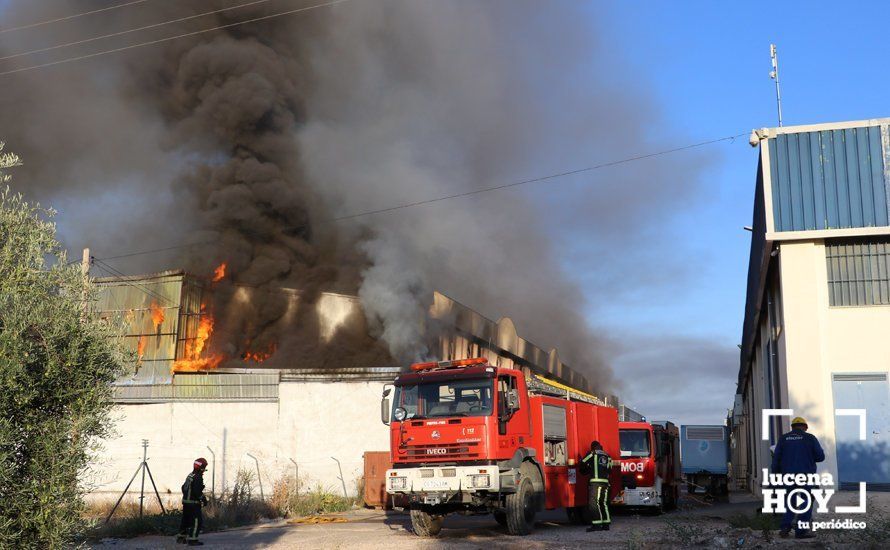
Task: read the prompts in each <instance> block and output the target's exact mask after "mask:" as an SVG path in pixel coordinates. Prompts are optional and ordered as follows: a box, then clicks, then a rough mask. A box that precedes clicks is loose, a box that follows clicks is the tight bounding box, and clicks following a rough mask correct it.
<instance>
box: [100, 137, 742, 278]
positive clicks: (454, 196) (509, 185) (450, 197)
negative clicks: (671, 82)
mask: <svg viewBox="0 0 890 550" xmlns="http://www.w3.org/2000/svg"><path fill="white" fill-rule="evenodd" d="M746 135H748V134H747V132H743V133H741V134H735V135H731V136H724V137H721V138H716V139H709V140H707V141H700V142H697V143H691V144H689V145H683V146H681V147H674V148H672V149H664V150H661V151H656V152H654V153H647V154H644V155H636V156H633V157H627V158H624V159H620V160H613V161H610V162H604V163H601V164H595V165H593V166H588V167H586V168H578V169H575V170H568V171H565V172H558V173H556V174H550V175H547V176H540V177H537V178H532V179H526V180H521V181H514V182H511V183H504V184H501V185H493V186H490V187H483V188H480V189H474V190H472V191H464V192H462V193H454V194H452V195H443V196H441V197H434V198H431V199H426V200H422V201H415V202H409V203H405V204H399V205H396V206H390V207H387V208H379V209H377V210H366V211H364V212H357V213H354V214H347V215H345V216H339V217H336V218H331V219H329V220H321V221H319V222H317V225H323V224H327V223H333V222H339V221H344V220H351V219H355V218H361V217H364V216H371V215H374V214H383V213H386V212H393V211H395V210H402V209H404V208H412V207H415V206H422V205H425V204H432V203H436V202H441V201H447V200H453V199H457V198H461V197H468V196H471V195H479V194H482V193H489V192H491V191H498V190H501V189H509V188H512V187H519V186H521V185H528V184H531V183H538V182H542V181H548V180H553V179H557V178H562V177H565V176H572V175H575V174H582V173H585V172H592V171H594V170H600V169H602V168H608V167H610V166H618V165H621V164H627V163H630V162H636V161H639V160H645V159H650V158H653V157H659V156H663V155H669V154H672V153H677V152H680V151H686V150H689V149H695V148H697V147H704V146H705V145H712V144H714V143H720V142H723V141H733V140H735V139H737V138H740V137H743V136H746ZM215 242H216V241H205V242H200V243H188V244H180V245H175V246H168V247H164V248H155V249H153V250H143V251H140V252H131V253H128V254H119V255H117V256H108V257H107V258H103V259H105V260H114V259H118V258H129V257H131V256H141V255H143V254H154V253H156V252H165V251H167V250H176V249H179V248H187V247H190V246H200V245H210V244H214V243H215ZM97 261H98V260H97Z"/></svg>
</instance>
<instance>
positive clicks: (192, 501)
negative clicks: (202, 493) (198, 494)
mask: <svg viewBox="0 0 890 550" xmlns="http://www.w3.org/2000/svg"><path fill="white" fill-rule="evenodd" d="M182 503H183V504H201V501H200V500H186V499H182Z"/></svg>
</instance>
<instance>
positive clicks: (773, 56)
mask: <svg viewBox="0 0 890 550" xmlns="http://www.w3.org/2000/svg"><path fill="white" fill-rule="evenodd" d="M769 57H770V61H772V64H773V70H771V71H770V72H769V77H770V78H772V79H773V80H775V81H776V107H777V108H778V111H779V126H782V92H781V90H780V89H779V54H778V52H777V51H776V45H775V44H770V45H769Z"/></svg>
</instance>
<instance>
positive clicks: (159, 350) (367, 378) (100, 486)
mask: <svg viewBox="0 0 890 550" xmlns="http://www.w3.org/2000/svg"><path fill="white" fill-rule="evenodd" d="M95 281H96V283H97V285H98V286H99V289H100V291H99V302H98V304H97V310H98V315H100V316H101V318H103V319H105V320H106V321H107V322H108V323H110V324H112V325H113V326H115V327H117V328H118V332H120V333H121V334H123V337H122V338H123V343H124V347H125V348H127V349H129V350H130V351H131V352H132V354H133V355H134V356H135V357H136V359H135V361H134V364H132V365H131V366H130V370H129V372H128V373H127V374H126V375H125V376H124V377H122V378H121V379H120V380H118V381H117V383H116V384H115V388H114V390H115V401H116V404H117V406H116V407H115V412H114V415H115V417H116V419H117V424H116V426H115V431H116V434H115V436H114V437H112V438H110V439H108V440H107V441H104V442H103V447H102V451H101V452H100V453H99V456H98V460H97V461H96V463H95V466H94V468H93V469H92V471H91V473H90V475H89V477H88V479H87V480H86V481H87V483H88V484H89V485H90V486H91V489H92V494H93V496H106V497H110V496H113V495H114V496H116V495H117V494H119V493H120V492H121V491H122V490H123V489H124V487H125V486H126V485H127V482H128V481H129V479H130V478H131V476H132V475H133V472H134V471H136V469H137V467H138V465H139V464H140V462H141V460H142V453H143V450H142V447H141V444H142V440H143V439H147V440H148V444H149V447H148V451H147V454H148V464H149V466H150V468H151V472H152V474H153V478H154V481H155V482H156V483H157V485H158V489H159V490H160V492H161V493H162V495H168V498H174V497H176V495H177V494H178V492H179V487H180V485H181V484H182V480H183V478H184V476H185V475H186V474H187V473H188V472H189V470H190V468H191V463H192V460H194V459H195V458H196V457H198V456H206V458H207V459H208V461H209V462H210V466H209V467H208V474H207V475H206V477H205V481H206V483H207V485H208V489H209V490H210V491H212V492H213V493H215V494H217V495H219V494H220V493H221V492H223V491H224V490H226V489H227V488H231V486H232V483H233V481H234V479H235V476H236V474H237V472H238V471H239V470H247V471H250V472H253V473H254V475H255V476H256V475H258V476H259V482H260V483H257V484H256V486H255V491H257V493H256V494H255V496H260V493H262V494H263V496H266V497H268V496H269V494H270V493H271V491H272V485H273V483H274V482H275V480H277V479H279V478H281V477H282V476H284V475H295V474H296V475H298V476H299V478H300V480H301V483H302V485H303V486H304V487H309V488H315V487H319V486H320V487H322V488H324V489H326V490H329V491H337V492H340V491H344V492H346V493H349V494H355V492H356V490H357V482H358V480H359V478H360V477H361V475H362V466H363V454H364V453H365V452H368V451H388V449H389V439H388V428H387V427H386V426H384V425H383V424H382V422H381V420H380V417H381V411H380V400H381V396H382V391H383V387H384V385H385V384H386V383H388V382H392V381H393V379H394V378H395V377H396V375H397V374H398V373H399V372H400V370H401V367H404V365H392V364H385V365H374V364H356V362H355V361H348V362H347V361H344V362H343V363H342V364H336V363H334V364H326V365H324V366H323V367H319V366H318V365H314V366H311V367H307V366H306V365H303V364H300V362H299V361H297V360H294V361H293V364H291V362H290V360H289V359H288V357H278V358H277V360H276V361H275V362H274V365H275V366H274V367H271V366H266V365H267V364H270V363H273V362H272V361H268V362H263V363H257V362H245V363H244V368H232V366H231V363H226V364H223V365H220V366H219V367H218V368H209V369H204V370H196V371H179V370H177V368H176V367H175V366H174V365H175V364H176V362H177V361H179V360H181V359H183V358H186V357H188V356H189V354H190V352H192V353H193V352H194V347H195V346H194V342H195V339H196V338H198V337H199V335H200V330H201V329H200V326H201V320H202V319H203V318H204V316H205V315H206V314H207V312H206V311H205V310H204V308H203V307H202V304H204V303H206V302H207V297H208V293H211V292H213V284H212V283H210V282H209V281H208V280H206V279H204V278H201V277H196V276H193V275H190V274H188V273H185V272H183V271H167V272H163V273H157V274H153V275H145V276H133V277H112V278H102V279H96V280H95ZM229 284H235V283H229ZM235 286H238V285H237V284H235ZM252 292H256V289H254V288H251V287H249V286H246V285H245V286H243V287H239V288H237V289H236V291H235V296H236V298H237V299H238V300H242V301H247V302H249V301H250V300H251V293H252ZM276 299H280V300H282V301H283V302H284V303H285V304H286V308H287V312H288V313H287V314H288V315H289V314H290V313H291V312H292V310H293V311H296V310H298V309H299V308H300V307H301V301H300V292H299V291H296V290H290V289H280V296H278V297H276ZM309 305H310V306H311V307H313V308H314V309H315V311H314V313H312V317H313V319H314V323H313V325H314V327H315V330H316V331H317V336H318V347H319V350H321V349H322V348H323V347H324V346H325V345H327V344H328V343H330V342H332V341H336V339H337V338H338V335H340V333H341V332H344V331H367V327H366V325H365V323H364V315H363V314H362V311H361V306H360V302H359V300H358V298H356V297H354V296H347V295H342V294H334V293H322V294H321V295H320V296H319V297H317V299H315V300H314V301H313V302H312V304H309ZM223 314H224V313H223ZM295 318H297V316H295ZM299 318H300V319H302V320H303V321H305V320H306V315H305V312H303V315H300V316H299ZM426 322H427V323H429V324H438V325H439V327H438V330H436V331H434V333H435V341H434V342H433V345H432V346H431V350H430V353H431V354H432V355H434V356H436V357H437V358H439V359H442V360H450V359H456V358H466V357H480V356H484V357H486V358H488V360H489V361H490V362H491V363H493V364H497V365H501V366H509V367H514V368H518V369H522V370H524V371H525V372H526V373H529V372H535V373H537V374H541V375H543V376H546V377H548V378H551V379H553V380H556V381H558V382H561V383H563V384H566V385H570V386H573V387H576V388H579V389H583V390H585V391H590V390H591V384H590V383H589V381H588V380H587V379H585V378H584V376H582V375H581V374H579V373H577V372H575V371H573V370H572V369H571V368H569V367H568V366H566V365H564V364H563V363H562V361H561V360H560V358H559V355H558V353H557V351H556V350H555V349H551V350H549V351H545V350H543V349H541V348H539V347H537V346H535V345H534V344H532V343H530V342H528V341H526V340H525V339H523V338H522V337H520V336H519V335H518V334H517V330H516V328H515V327H514V325H513V322H512V321H511V320H510V319H509V318H506V317H504V318H501V319H500V320H499V321H497V322H495V321H492V320H489V319H487V318H485V317H483V316H482V315H480V314H479V313H477V312H475V311H473V310H471V309H470V308H467V307H465V306H463V305H461V304H459V303H457V302H455V301H454V300H452V299H450V298H448V297H446V296H444V295H442V294H439V293H435V294H434V296H433V301H432V305H431V307H430V309H429V312H428V316H427V320H426ZM294 330H299V327H294ZM614 399H615V398H614V397H610V398H608V399H607V400H612V401H613V402H614ZM256 472H259V473H258V474H256ZM136 485H138V481H137V483H136V484H134V486H133V487H131V488H130V492H131V493H132V492H134V491H135V492H136V493H137V494H138V492H139V487H138V486H136Z"/></svg>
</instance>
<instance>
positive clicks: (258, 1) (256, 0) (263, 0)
mask: <svg viewBox="0 0 890 550" xmlns="http://www.w3.org/2000/svg"><path fill="white" fill-rule="evenodd" d="M269 1H271V0H253V1H252V2H246V3H244V4H238V5H235V6H229V7H226V8H222V9H218V10H212V11H205V12H204V13H197V14H195V15H187V16H185V17H179V18H177V19H170V20H169V21H162V22H160V23H152V24H151V25H145V26H143V27H136V28H133V29H127V30H124V31H118V32H113V33H109V34H103V35H101V36H94V37H91V38H84V39H83V40H75V41H74V42H67V43H65V44H57V45H55V46H49V47H46V48H39V49H36V50H30V51H27V52H21V53H14V54H12V55H7V56H5V57H0V61H5V60H7V59H14V58H16V57H24V56H26V55H31V54H35V53H42V52H48V51H52V50H58V49H59V48H67V47H69V46H77V45H79V44H86V43H89V42H95V41H96V40H104V39H105V38H113V37H115V36H123V35H125V34H130V33H134V32H139V31H144V30H148V29H154V28H157V27H163V26H164V25H171V24H173V23H181V22H183V21H188V20H190V19H197V18H198V17H205V16H207V15H213V14H215V13H221V12H224V11H228V10H235V9H238V8H246V7H247V6H253V5H254V4H264V3H266V2H269Z"/></svg>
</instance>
